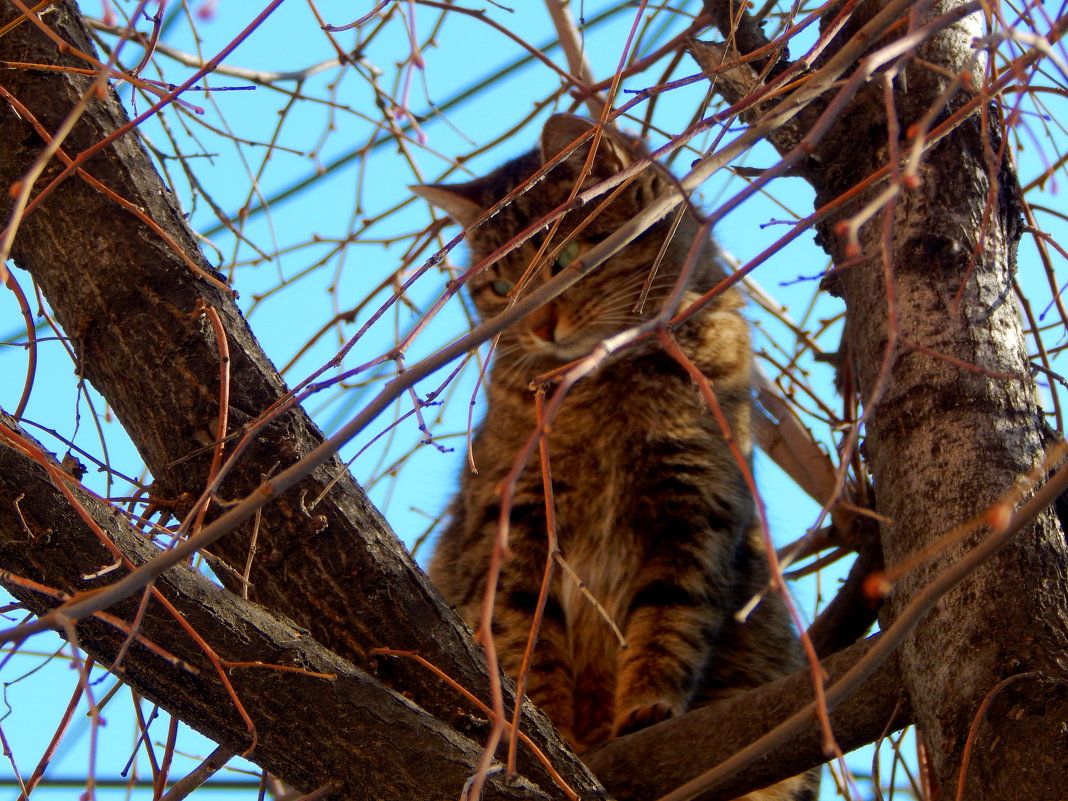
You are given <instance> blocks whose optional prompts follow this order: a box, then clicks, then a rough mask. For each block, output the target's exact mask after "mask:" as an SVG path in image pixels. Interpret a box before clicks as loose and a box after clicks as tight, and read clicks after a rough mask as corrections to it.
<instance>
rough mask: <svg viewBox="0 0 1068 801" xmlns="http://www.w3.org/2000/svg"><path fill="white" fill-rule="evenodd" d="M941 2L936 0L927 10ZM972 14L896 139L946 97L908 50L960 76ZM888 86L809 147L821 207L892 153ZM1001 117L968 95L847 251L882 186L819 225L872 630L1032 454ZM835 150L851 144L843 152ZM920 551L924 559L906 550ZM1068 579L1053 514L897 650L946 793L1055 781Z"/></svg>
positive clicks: (978, 794)
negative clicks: (865, 480) (853, 440)
mask: <svg viewBox="0 0 1068 801" xmlns="http://www.w3.org/2000/svg"><path fill="white" fill-rule="evenodd" d="M950 8H951V4H950V3H945V4H939V5H938V6H935V7H934V8H933V9H931V10H930V11H928V12H927V13H926V15H925V17H924V18H923V20H921V21H920V24H922V22H923V21H926V20H929V19H932V18H933V17H934V16H936V15H937V14H940V13H944V12H947V11H949V10H950ZM980 24H981V21H980V19H979V17H978V12H976V14H973V15H972V16H970V17H967V18H965V19H964V20H963V21H960V22H957V23H956V24H954V25H952V26H950V27H949V28H947V29H945V30H943V31H942V32H941V33H939V34H937V35H935V36H934V37H932V38H930V39H928V40H927V41H925V42H924V43H923V44H922V45H921V46H920V47H919V48H918V50H917V52H916V54H915V55H916V56H917V57H918V58H917V59H908V60H907V62H906V63H907V67H905V68H904V69H903V70H902V71H901V73H900V74H899V75H898V77H897V78H896V79H895V80H894V82H893V92H892V97H893V104H894V109H895V114H896V124H897V126H898V128H897V130H900V131H902V132H905V134H903V135H902V138H901V140H900V142H899V143H898V146H899V147H900V148H902V149H906V148H907V147H908V146H909V145H910V144H911V142H910V140H909V139H908V138H907V132H909V130H910V128H909V126H910V125H912V124H914V123H916V122H918V121H920V119H921V117H922V116H923V115H924V114H925V113H927V112H928V110H929V109H930V108H932V107H934V106H937V105H938V104H939V103H941V102H944V101H943V98H942V95H943V92H945V91H946V89H947V85H948V80H947V78H946V76H945V74H942V73H941V72H940V71H936V70H935V69H932V68H930V67H929V66H927V65H926V64H923V63H922V62H920V61H919V60H918V59H923V60H926V61H927V62H929V63H931V64H935V65H938V66H939V67H941V68H944V69H945V70H947V71H948V73H950V74H957V73H960V72H961V71H962V70H965V69H967V68H968V59H969V58H971V57H972V55H973V50H972V41H973V38H974V37H978V36H980V35H981V30H980V29H979V26H980ZM976 74H977V76H978V75H981V74H982V71H981V69H979V68H977V69H976ZM905 86H907V92H906V91H905V90H904V88H903V87H905ZM883 90H884V83H883V80H882V76H879V75H877V76H876V77H875V78H874V79H873V80H872V81H871V82H870V83H869V84H868V86H866V87H865V89H863V90H862V91H861V92H860V93H859V94H858V96H857V98H856V99H855V101H854V102H853V104H852V107H851V108H850V109H849V110H848V111H847V112H846V113H845V114H843V115H842V117H841V121H840V123H839V124H838V125H837V126H836V127H835V128H834V129H833V130H832V131H831V133H830V134H829V135H828V137H827V139H826V140H825V141H824V142H823V143H822V144H821V146H820V149H819V154H820V155H823V156H824V158H830V154H835V156H836V159H835V164H834V169H833V170H828V171H827V172H826V174H825V177H824V180H822V181H817V182H816V183H817V190H818V195H819V196H818V204H817V205H820V206H822V205H823V204H824V203H826V202H828V201H831V200H833V199H835V198H837V197H838V196H839V195H841V194H842V193H843V192H844V191H845V190H847V189H848V188H849V187H850V186H852V185H853V184H854V183H856V182H858V181H859V180H860V179H862V178H863V177H864V176H867V175H871V174H873V173H874V172H875V171H876V170H877V169H879V168H880V167H882V166H884V164H886V163H887V153H888V150H887V139H886V130H887V119H888V117H887V113H886V104H885V102H884V93H883ZM949 94H950V97H949V99H948V102H946V106H945V109H944V112H943V113H942V114H940V115H938V118H937V119H938V121H944V120H945V119H946V118H947V117H949V116H950V114H952V113H953V112H956V111H958V110H959V109H961V108H962V107H963V106H964V105H965V104H967V103H968V102H969V101H970V100H972V97H971V96H970V95H969V94H967V93H965V92H964V91H962V90H959V89H958V90H956V91H952V90H951V91H950V93H949ZM999 122H1000V120H999V118H998V116H997V113H996V111H995V109H994V108H993V107H992V106H990V105H984V104H982V103H979V104H977V105H976V106H975V107H974V111H973V112H972V113H971V115H970V116H968V117H967V118H966V119H964V120H963V121H961V122H960V123H959V125H957V126H956V128H955V129H954V130H952V132H951V133H949V134H948V135H947V136H946V137H945V138H944V139H942V140H941V141H940V142H938V143H937V144H935V145H933V146H932V147H931V148H930V150H928V151H927V153H926V154H925V155H924V157H923V164H922V167H921V169H920V171H919V173H918V176H919V179H920V180H919V182H918V185H917V186H908V185H906V184H905V182H904V179H900V180H899V181H898V185H899V187H900V189H901V191H900V193H899V194H898V195H897V196H896V197H895V198H893V199H892V200H891V201H890V202H889V203H888V204H887V205H886V206H885V208H883V209H881V210H880V212H879V213H877V214H876V215H875V216H874V217H873V218H872V219H871V221H870V222H868V223H867V224H866V225H864V227H863V228H862V230H861V232H860V238H859V241H860V246H861V248H862V252H863V256H862V258H861V259H860V260H859V261H855V260H852V259H850V256H852V255H854V254H852V253H847V249H846V244H847V241H846V238H845V237H844V236H840V235H837V234H836V233H835V230H836V229H835V227H834V226H835V222H837V220H844V219H849V218H850V217H851V216H852V215H853V214H856V213H857V212H858V211H860V209H861V208H862V206H863V203H864V202H867V201H869V200H870V199H871V198H872V197H873V195H874V194H875V193H876V192H878V191H881V190H882V189H885V188H886V186H887V183H886V182H883V183H881V184H877V185H876V186H875V187H873V189H872V191H871V192H868V193H867V194H866V195H865V196H863V197H862V198H861V199H860V200H858V201H857V202H856V203H855V204H853V205H851V206H850V207H848V208H847V209H846V210H845V211H844V212H843V213H842V214H841V215H840V216H837V217H836V218H835V219H834V220H831V221H829V222H828V223H827V224H826V225H825V226H824V227H823V229H822V231H823V233H822V236H823V241H824V243H825V244H826V245H827V246H828V249H829V250H830V252H831V253H832V255H833V256H834V258H835V262H836V264H839V265H842V266H841V267H839V268H838V269H837V270H836V271H835V272H834V273H833V274H832V275H831V276H830V277H829V279H828V281H827V283H828V286H829V287H830V288H831V290H832V291H833V292H834V293H835V294H838V295H840V296H841V297H842V298H843V299H844V300H845V302H846V307H847V324H846V330H845V336H844V342H843V345H844V348H845V349H847V350H848V352H849V353H850V354H852V360H853V364H854V365H855V369H856V371H857V377H858V379H859V388H860V393H861V397H862V399H863V402H864V408H865V415H866V423H865V434H866V437H865V445H864V452H865V454H866V456H867V461H868V465H869V467H870V471H871V475H872V480H873V483H874V485H875V491H876V496H877V499H878V511H879V512H880V514H882V515H885V516H886V517H887V518H889V520H890V522H889V523H887V524H885V525H884V526H883V531H882V540H883V551H884V557H885V561H886V565H887V570H888V571H889V572H890V575H895V572H894V571H895V569H896V568H897V567H898V566H903V567H902V569H903V571H904V572H903V574H902V575H901V576H900V577H898V578H896V579H895V581H894V586H893V591H892V593H891V594H890V596H889V598H888V604H887V605H886V607H885V609H884V620H883V623H884V625H887V624H889V623H891V622H893V621H894V620H895V619H896V618H897V616H898V614H899V613H900V612H901V611H902V610H903V609H904V607H905V606H906V604H907V603H908V602H909V600H910V599H912V598H913V597H914V596H915V595H916V593H917V592H918V591H919V590H921V589H922V588H923V587H924V586H925V585H926V584H927V583H928V582H929V581H930V580H931V578H932V577H933V576H936V575H937V574H939V573H941V572H942V571H943V570H945V568H946V567H947V566H948V565H949V564H951V563H953V562H955V561H956V560H958V559H961V558H963V557H964V556H965V555H966V554H967V552H968V550H969V549H970V548H971V547H972V546H973V545H974V544H975V543H976V542H978V541H979V540H980V539H981V538H982V537H983V536H984V535H985V533H986V531H987V528H986V527H985V526H984V525H982V524H981V523H980V524H976V525H972V526H968V527H967V528H966V529H965V530H963V531H961V534H960V535H959V536H955V537H952V538H951V539H950V540H948V541H940V540H939V538H940V537H942V536H943V535H945V534H946V533H947V532H951V531H954V530H960V529H958V527H961V526H962V525H963V524H966V523H968V521H971V520H973V519H975V518H977V517H978V518H980V519H981V518H982V517H983V516H984V515H987V514H991V512H989V511H988V510H990V509H991V507H993V506H994V505H995V504H996V503H997V502H998V500H999V499H1000V498H1002V497H1004V496H1006V495H1008V494H1009V493H1011V492H1013V491H1014V489H1016V488H1017V486H1019V485H1020V483H1021V482H1022V481H1024V480H1025V477H1026V476H1027V475H1028V473H1030V472H1031V471H1034V470H1036V468H1038V467H1039V466H1040V465H1041V464H1042V461H1043V458H1044V455H1045V447H1044V446H1045V444H1046V439H1047V438H1046V434H1045V427H1044V421H1043V417H1042V411H1041V409H1040V408H1039V406H1038V403H1037V398H1036V392H1035V386H1034V383H1033V381H1032V378H1031V372H1030V367H1029V363H1028V357H1027V351H1026V347H1025V343H1024V338H1023V334H1022V331H1021V327H1020V321H1019V318H1018V316H1017V312H1016V306H1015V303H1014V299H1015V296H1014V294H1013V285H1012V280H1013V273H1014V270H1015V268H1016V246H1017V241H1018V239H1019V237H1020V235H1021V219H1020V207H1019V200H1018V192H1019V188H1018V185H1017V182H1016V176H1015V173H1014V170H1013V167H1012V164H1011V162H1010V161H1009V159H1008V157H1007V156H1003V155H1002V151H1001V148H1002V146H1003V141H1002V132H1001V130H1000V127H999ZM889 152H890V153H891V154H893V153H894V152H895V151H894V150H893V149H891V150H890V151H889ZM842 154H852V156H853V161H852V163H847V162H846V160H845V159H843V158H842ZM891 180H893V179H891ZM838 230H841V229H838ZM935 543H937V544H935ZM932 544H935V545H934V546H933V548H932V550H930V551H925V550H924V549H926V548H931V547H932ZM921 553H923V554H925V555H926V558H925V559H923V560H922V561H921V562H920V563H919V564H918V565H913V564H912V562H911V560H914V559H915V558H916V557H917V555H918V554H921ZM1066 577H1068V550H1066V548H1065V540H1064V535H1063V533H1062V532H1061V530H1060V528H1059V526H1058V523H1057V521H1056V518H1055V517H1054V515H1053V514H1052V512H1051V511H1047V512H1046V513H1045V514H1044V515H1042V516H1041V517H1040V518H1039V519H1038V520H1037V521H1036V522H1035V524H1034V525H1033V526H1031V527H1029V528H1028V529H1026V530H1024V531H1023V532H1021V533H1020V534H1019V535H1018V537H1017V538H1016V539H1015V540H1014V541H1013V542H1012V543H1010V544H1009V545H1008V546H1007V547H1006V548H1005V549H1004V550H1002V551H1001V552H1000V553H999V554H998V555H997V556H996V557H994V558H993V559H991V560H990V561H989V562H988V563H986V564H983V565H981V566H979V567H978V568H977V569H976V570H975V572H974V573H973V574H972V575H971V576H970V578H969V579H967V580H965V582H964V583H963V584H962V585H960V586H958V587H957V588H956V589H955V590H953V591H952V592H950V593H949V594H947V595H946V596H945V597H944V598H943V599H942V601H941V602H940V603H939V604H938V605H937V606H936V607H935V609H934V610H933V611H932V612H931V613H930V614H929V615H927V616H926V618H925V619H923V620H922V621H921V622H920V623H919V625H918V626H917V627H916V629H915V631H914V632H913V634H912V635H911V636H910V637H909V639H908V640H907V642H906V644H905V646H904V647H903V648H902V650H901V653H900V659H901V668H902V673H903V678H904V683H905V686H906V687H907V689H908V692H909V695H910V698H911V701H912V704H913V706H914V708H915V711H916V715H917V720H918V723H919V728H920V733H921V736H922V739H923V742H924V743H925V744H926V746H927V749H928V753H929V754H930V756H931V760H932V765H933V768H934V774H935V775H936V776H937V777H938V778H939V779H940V781H941V785H942V797H943V798H947V799H948V798H955V797H957V795H956V794H957V792H958V787H957V785H958V781H959V777H960V776H961V774H962V770H963V771H966V778H965V792H964V795H963V796H962V797H963V798H966V799H978V798H983V799H1005V801H1009V799H1019V798H1031V799H1050V800H1051V801H1052V799H1057V798H1064V797H1065V794H1066V793H1068V775H1066V773H1065V770H1064V766H1065V765H1066V764H1068V740H1066V739H1065V737H1064V732H1063V726H1064V721H1065V720H1068V688H1066V686H1065V683H1064V676H1065V673H1064V671H1065V668H1066V667H1068V647H1066V646H1068V582H1066V580H1065V579H1066ZM991 699H992V703H991V704H990V706H989V708H987V709H986V710H985V713H984V714H983V716H982V720H977V719H976V715H977V711H978V710H979V708H980V704H982V703H983V701H984V700H991ZM973 735H974V738H975V739H974V743H973V744H972V745H971V747H970V754H966V743H967V740H968V738H969V736H973ZM966 757H970V758H969V759H968V760H967V764H965V760H966Z"/></svg>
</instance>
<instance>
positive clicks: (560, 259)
mask: <svg viewBox="0 0 1068 801" xmlns="http://www.w3.org/2000/svg"><path fill="white" fill-rule="evenodd" d="M581 250H582V246H581V245H580V244H579V243H578V242H568V243H567V245H565V246H564V249H563V250H561V251H560V254H559V255H558V256H557V257H556V262H555V263H554V264H553V275H556V274H557V273H558V272H560V271H561V270H562V269H564V268H565V267H568V266H570V265H571V263H572V262H573V261H574V260H575V259H577V258H578V257H579V253H580V252H581Z"/></svg>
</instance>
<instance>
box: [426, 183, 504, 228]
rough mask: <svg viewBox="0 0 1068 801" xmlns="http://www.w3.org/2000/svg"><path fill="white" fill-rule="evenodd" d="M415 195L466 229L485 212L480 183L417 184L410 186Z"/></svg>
mask: <svg viewBox="0 0 1068 801" xmlns="http://www.w3.org/2000/svg"><path fill="white" fill-rule="evenodd" d="M408 188H409V189H411V190H412V191H413V192H415V194H417V195H419V197H421V198H423V200H425V201H427V202H428V203H432V204H433V205H435V206H437V207H438V208H439V209H441V210H442V211H444V212H445V213H446V214H448V215H449V216H450V217H452V219H453V220H455V221H456V222H457V223H459V224H460V225H461V226H463V227H464V228H467V226H469V225H470V224H471V223H473V222H474V221H475V220H477V219H478V217H479V215H481V214H482V212H484V211H485V209H484V208H483V207H482V202H481V197H482V187H481V184H480V183H479V181H477V180H476V181H469V182H467V183H465V184H415V185H414V186H409V187H408Z"/></svg>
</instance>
